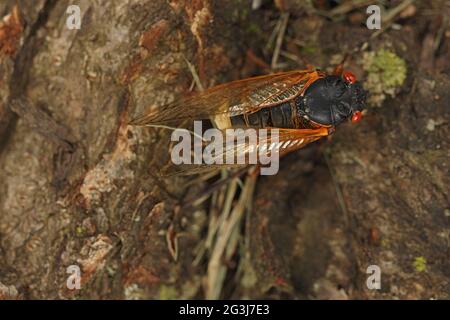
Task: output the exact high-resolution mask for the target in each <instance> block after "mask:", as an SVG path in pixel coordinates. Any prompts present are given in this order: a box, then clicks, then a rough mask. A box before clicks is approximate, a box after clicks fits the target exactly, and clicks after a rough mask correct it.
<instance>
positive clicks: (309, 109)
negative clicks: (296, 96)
mask: <svg viewBox="0 0 450 320" xmlns="http://www.w3.org/2000/svg"><path fill="white" fill-rule="evenodd" d="M366 96H367V92H366V91H365V90H364V89H363V87H362V85H361V83H360V82H358V81H356V78H355V76H354V75H353V74H352V73H350V72H344V73H343V74H342V76H337V75H329V76H325V77H323V78H319V79H317V80H316V81H314V82H313V83H312V84H311V85H310V86H309V87H308V88H307V89H306V90H305V93H304V95H303V97H302V99H301V104H300V105H299V104H297V105H298V107H299V109H301V112H302V113H303V114H304V115H305V116H306V117H307V118H308V119H310V120H312V121H314V122H316V123H318V124H321V125H327V126H329V125H332V126H335V125H338V124H340V123H342V122H343V121H345V120H347V119H351V120H352V122H355V121H358V120H359V119H360V118H361V111H362V110H363V109H364V108H365V102H366Z"/></svg>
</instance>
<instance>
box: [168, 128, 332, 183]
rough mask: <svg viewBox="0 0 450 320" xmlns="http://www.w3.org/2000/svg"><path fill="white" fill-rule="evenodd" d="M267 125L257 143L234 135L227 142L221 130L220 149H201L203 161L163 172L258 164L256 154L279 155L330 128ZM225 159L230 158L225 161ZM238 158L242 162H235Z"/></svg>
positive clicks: (211, 169)
mask: <svg viewBox="0 0 450 320" xmlns="http://www.w3.org/2000/svg"><path fill="white" fill-rule="evenodd" d="M266 129H267V135H259V138H258V140H257V141H256V143H255V141H253V143H252V141H251V140H250V139H245V140H244V139H242V138H239V136H234V137H233V140H231V138H230V139H229V141H228V143H225V141H226V136H227V135H226V133H225V132H223V136H224V139H223V145H222V146H221V147H220V148H218V149H219V152H217V153H213V152H211V153H210V154H209V153H205V152H204V153H203V161H204V162H205V163H206V164H205V163H202V164H182V165H177V166H175V165H174V166H172V167H171V168H170V169H169V170H168V171H166V172H165V173H164V175H191V174H198V173H207V172H211V171H215V170H219V169H224V168H243V167H245V166H248V165H250V164H260V163H259V159H260V158H259V157H260V156H261V155H264V156H265V157H269V156H270V155H271V154H272V153H273V152H277V153H278V155H279V157H281V156H283V155H285V154H287V153H289V152H292V151H294V150H297V149H300V148H303V147H304V146H306V145H307V144H309V143H311V142H313V141H316V140H318V139H320V138H321V137H324V136H327V135H329V129H328V128H325V127H322V128H318V129H281V128H266ZM240 137H242V136H240ZM230 141H233V143H232V144H230ZM204 150H205V149H204ZM252 157H253V158H252ZM255 157H256V158H255ZM227 159H233V162H228V161H227ZM238 159H240V161H241V162H238V161H237V160H238ZM255 159H256V162H255Z"/></svg>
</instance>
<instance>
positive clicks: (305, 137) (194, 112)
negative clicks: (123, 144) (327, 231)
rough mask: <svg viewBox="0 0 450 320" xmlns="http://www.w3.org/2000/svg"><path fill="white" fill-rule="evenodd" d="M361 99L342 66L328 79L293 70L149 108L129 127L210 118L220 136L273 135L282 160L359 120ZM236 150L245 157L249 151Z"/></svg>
mask: <svg viewBox="0 0 450 320" xmlns="http://www.w3.org/2000/svg"><path fill="white" fill-rule="evenodd" d="M366 95H367V92H366V91H365V90H364V89H363V87H362V85H361V83H360V82H359V81H357V80H356V77H355V75H354V74H353V73H352V72H350V71H344V70H343V69H342V67H341V66H338V67H337V68H336V69H335V71H334V72H333V73H331V74H327V73H326V72H322V71H319V70H315V69H307V70H296V71H288V72H280V73H275V74H270V75H264V76H258V77H252V78H248V79H243V80H238V81H233V82H229V83H225V84H221V85H218V86H215V87H212V88H209V89H207V90H205V91H202V92H197V93H193V94H190V95H187V96H184V97H182V98H180V99H179V100H176V101H175V102H174V103H171V104H169V105H166V106H163V107H160V108H157V109H148V110H146V111H144V112H143V113H142V114H141V115H139V116H137V117H136V118H134V119H133V120H132V121H131V122H130V124H131V125H135V126H147V125H161V124H163V125H164V124H166V125H167V124H173V123H176V122H181V121H183V120H206V119H209V120H212V122H213V123H214V124H215V126H216V127H217V128H218V129H221V130H224V131H225V130H226V129H229V128H256V129H267V130H268V131H269V132H270V131H273V130H276V131H277V136H278V143H277V144H276V148H278V151H279V154H280V155H284V154H286V153H289V152H292V151H294V150H297V149H300V148H302V147H304V146H306V145H308V144H309V143H311V142H313V141H316V140H318V139H320V138H323V137H326V136H329V135H330V134H332V133H333V132H334V131H335V128H336V126H338V125H339V124H341V123H343V122H344V121H346V120H351V121H352V122H356V121H358V120H359V119H360V118H361V111H362V110H363V109H364V107H365V100H366ZM269 136H270V134H269ZM270 143H271V141H270V137H269V138H267V140H266V141H259V142H258V144H259V145H261V144H264V145H266V146H267V145H270ZM257 147H258V146H257ZM235 149H239V150H240V152H244V153H245V152H249V150H250V149H254V148H251V147H249V146H246V147H245V148H239V146H237V147H236V148H235ZM265 149H266V150H267V152H269V151H270V148H265ZM226 150H228V151H225V152H230V149H226ZM232 151H233V150H232ZM234 151H235V150H234Z"/></svg>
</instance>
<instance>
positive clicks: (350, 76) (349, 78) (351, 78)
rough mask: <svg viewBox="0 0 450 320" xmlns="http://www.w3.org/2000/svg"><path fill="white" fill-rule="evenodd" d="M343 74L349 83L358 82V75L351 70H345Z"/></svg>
mask: <svg viewBox="0 0 450 320" xmlns="http://www.w3.org/2000/svg"><path fill="white" fill-rule="evenodd" d="M342 76H343V77H344V80H345V81H346V82H348V83H351V84H353V83H355V82H356V76H355V75H354V74H353V73H352V72H350V71H345V72H344V73H343V75H342Z"/></svg>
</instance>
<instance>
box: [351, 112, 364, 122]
mask: <svg viewBox="0 0 450 320" xmlns="http://www.w3.org/2000/svg"><path fill="white" fill-rule="evenodd" d="M361 118H362V113H361V111H355V112H354V113H353V115H352V122H353V123H355V122H358V121H359V120H361Z"/></svg>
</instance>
